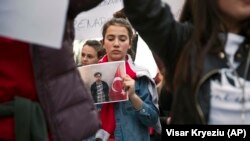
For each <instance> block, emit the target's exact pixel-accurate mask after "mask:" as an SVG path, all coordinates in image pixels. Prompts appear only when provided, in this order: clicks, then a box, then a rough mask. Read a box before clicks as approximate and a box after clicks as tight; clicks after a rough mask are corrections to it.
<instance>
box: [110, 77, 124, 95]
mask: <svg viewBox="0 0 250 141" xmlns="http://www.w3.org/2000/svg"><path fill="white" fill-rule="evenodd" d="M116 81H122V78H121V77H115V78H114V81H113V83H112V87H111V89H112V90H113V91H114V92H118V90H116V89H115V88H114V84H115V82H116Z"/></svg>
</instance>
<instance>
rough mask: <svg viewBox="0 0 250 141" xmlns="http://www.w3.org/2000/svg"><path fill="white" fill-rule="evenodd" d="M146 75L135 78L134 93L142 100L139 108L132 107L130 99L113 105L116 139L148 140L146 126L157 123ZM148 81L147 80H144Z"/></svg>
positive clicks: (156, 111) (155, 109)
mask: <svg viewBox="0 0 250 141" xmlns="http://www.w3.org/2000/svg"><path fill="white" fill-rule="evenodd" d="M146 80H147V78H146V77H141V78H139V79H137V81H136V84H135V89H136V93H137V94H138V95H139V96H140V98H141V99H142V100H143V106H142V108H141V109H140V110H138V111H137V110H136V109H134V107H133V106H132V103H131V102H130V101H126V102H120V103H117V104H116V105H115V117H116V129H115V134H114V135H115V139H116V141H149V140H150V137H149V133H148V127H152V126H154V125H155V124H156V123H157V120H158V117H159V113H158V109H157V108H156V107H155V105H154V104H153V102H152V96H151V95H150V94H149V90H148V88H147V87H148V84H147V83H145V81H146ZM146 82H148V81H146Z"/></svg>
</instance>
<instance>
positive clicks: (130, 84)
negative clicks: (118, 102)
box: [123, 74, 135, 98]
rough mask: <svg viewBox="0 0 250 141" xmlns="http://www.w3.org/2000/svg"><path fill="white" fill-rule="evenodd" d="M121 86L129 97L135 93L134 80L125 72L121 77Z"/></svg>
mask: <svg viewBox="0 0 250 141" xmlns="http://www.w3.org/2000/svg"><path fill="white" fill-rule="evenodd" d="M123 86H124V88H125V91H126V92H128V96H129V98H131V97H133V96H134V95H135V80H134V79H132V78H131V77H130V76H129V75H127V74H126V76H125V77H123Z"/></svg>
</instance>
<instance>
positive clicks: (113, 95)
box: [109, 66, 128, 101]
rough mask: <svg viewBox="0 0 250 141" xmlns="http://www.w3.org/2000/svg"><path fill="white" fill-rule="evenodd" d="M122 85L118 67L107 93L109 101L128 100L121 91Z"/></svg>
mask: <svg viewBox="0 0 250 141" xmlns="http://www.w3.org/2000/svg"><path fill="white" fill-rule="evenodd" d="M122 83H123V82H122V75H121V70H120V66H118V67H117V69H116V73H115V76H114V80H113V82H112V85H111V89H110V92H109V98H110V99H111V101H116V100H126V99H127V98H128V95H127V93H126V92H125V91H124V89H123V84H122Z"/></svg>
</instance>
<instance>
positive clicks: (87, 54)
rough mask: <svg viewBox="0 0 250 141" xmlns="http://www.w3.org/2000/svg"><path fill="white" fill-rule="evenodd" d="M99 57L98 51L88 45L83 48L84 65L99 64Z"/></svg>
mask: <svg viewBox="0 0 250 141" xmlns="http://www.w3.org/2000/svg"><path fill="white" fill-rule="evenodd" d="M98 60H99V59H98V55H97V52H96V50H95V49H94V48H93V47H91V46H88V45H85V46H84V47H83V48H82V65H90V64H96V63H98Z"/></svg>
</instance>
